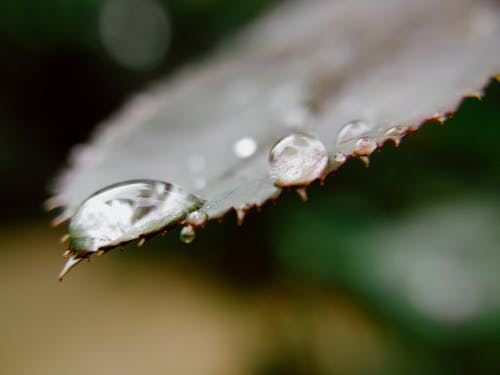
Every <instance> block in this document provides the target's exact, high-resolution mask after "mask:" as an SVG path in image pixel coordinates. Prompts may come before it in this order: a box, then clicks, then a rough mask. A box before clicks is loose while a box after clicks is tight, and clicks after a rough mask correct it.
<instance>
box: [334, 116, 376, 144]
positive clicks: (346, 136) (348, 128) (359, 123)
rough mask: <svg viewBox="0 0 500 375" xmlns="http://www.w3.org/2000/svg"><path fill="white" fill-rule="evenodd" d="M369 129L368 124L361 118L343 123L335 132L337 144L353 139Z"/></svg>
mask: <svg viewBox="0 0 500 375" xmlns="http://www.w3.org/2000/svg"><path fill="white" fill-rule="evenodd" d="M370 130H371V128H370V124H369V123H368V122H366V121H363V120H354V121H351V122H349V123H347V124H345V125H344V126H343V127H342V128H341V129H340V130H339V132H338V134H337V144H338V145H340V144H343V143H347V142H350V141H353V140H355V139H357V138H359V137H361V136H362V135H364V134H366V133H368V132H369V131H370Z"/></svg>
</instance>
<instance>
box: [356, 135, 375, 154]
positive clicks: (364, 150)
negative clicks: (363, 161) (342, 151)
mask: <svg viewBox="0 0 500 375" xmlns="http://www.w3.org/2000/svg"><path fill="white" fill-rule="evenodd" d="M376 149H377V142H376V141H375V139H373V138H371V137H361V138H360V139H358V140H357V141H356V144H355V146H354V153H355V154H356V155H359V156H368V155H370V154H371V153H372V152H373V151H375V150H376Z"/></svg>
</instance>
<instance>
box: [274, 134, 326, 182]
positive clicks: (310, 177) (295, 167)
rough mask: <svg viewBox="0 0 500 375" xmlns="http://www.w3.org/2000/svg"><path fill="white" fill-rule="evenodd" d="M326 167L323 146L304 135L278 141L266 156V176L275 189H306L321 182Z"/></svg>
mask: <svg viewBox="0 0 500 375" xmlns="http://www.w3.org/2000/svg"><path fill="white" fill-rule="evenodd" d="M327 164H328V156H327V152H326V149H325V146H324V145H323V143H322V142H321V141H320V140H319V139H317V138H316V137H314V136H312V135H310V134H305V133H294V134H290V135H288V136H286V137H284V138H282V139H280V140H279V141H278V142H277V143H276V144H275V145H274V146H273V147H272V149H271V152H270V153H269V172H270V175H271V180H272V181H273V183H274V185H276V186H278V187H287V186H305V185H308V184H309V183H310V182H312V181H314V180H316V179H317V178H320V177H321V176H322V175H323V173H324V171H325V168H326V167H327Z"/></svg>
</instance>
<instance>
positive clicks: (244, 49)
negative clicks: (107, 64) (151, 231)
mask: <svg viewBox="0 0 500 375" xmlns="http://www.w3.org/2000/svg"><path fill="white" fill-rule="evenodd" d="M499 20H500V9H499V7H498V4H496V3H494V2H489V1H478V0H421V1H418V2H416V1H400V0H381V1H378V2H377V3H376V5H374V3H373V2H372V1H369V0H355V1H349V2H342V1H335V2H334V1H320V0H316V1H302V2H300V1H291V2H287V3H285V4H283V5H281V6H280V7H278V8H276V9H275V10H274V11H273V12H271V13H270V14H269V15H268V16H267V17H265V18H263V19H262V20H260V21H259V22H257V23H256V24H255V25H253V27H250V28H249V29H248V30H247V31H246V32H244V33H243V34H242V35H241V36H239V37H238V38H236V39H235V40H234V41H233V42H232V43H231V44H230V45H228V46H227V47H226V48H225V49H224V50H222V51H221V52H219V53H218V54H216V55H215V56H212V57H211V58H210V59H209V60H208V61H207V62H205V63H202V64H200V65H198V66H194V67H190V68H185V69H184V70H183V71H181V72H179V73H178V74H177V75H175V76H174V77H172V78H170V79H168V80H167V81H166V82H161V83H159V84H157V85H155V86H154V87H152V88H150V89H149V90H146V91H145V92H144V93H142V94H139V95H137V96H136V97H134V98H132V100H130V102H128V103H127V104H126V105H125V106H124V108H123V110H122V111H120V112H119V113H118V114H116V115H115V116H114V117H113V118H111V119H109V120H108V121H106V122H104V123H103V124H101V126H99V128H98V130H97V131H96V133H95V135H94V137H93V138H92V140H91V141H90V142H89V144H88V145H84V146H78V147H76V148H75V149H74V151H73V154H72V155H71V157H70V166H69V167H68V169H67V170H66V171H64V172H63V173H62V174H61V175H60V177H59V179H58V183H57V184H56V187H55V194H54V197H53V198H52V199H51V200H50V205H51V206H54V207H56V206H62V207H64V211H63V214H62V216H60V217H59V218H58V221H62V220H66V219H68V218H70V217H71V216H72V215H73V214H74V212H75V210H76V208H77V207H78V206H79V205H80V204H81V203H82V201H83V200H85V199H86V198H87V197H88V196H90V195H91V194H92V193H94V192H95V191H97V190H99V189H101V188H103V187H105V186H107V185H110V184H113V183H116V182H120V181H124V180H129V179H138V178H149V179H158V180H164V181H168V182H171V183H175V184H178V185H180V186H182V187H183V188H185V189H186V190H188V191H189V192H192V193H194V194H196V195H197V196H199V197H201V198H202V199H204V200H206V201H207V204H206V205H205V207H204V209H205V211H206V212H207V214H208V217H209V219H214V218H220V217H222V216H223V215H224V214H225V213H227V212H228V211H229V210H231V209H235V210H237V212H238V213H239V215H238V217H239V218H240V219H242V217H243V216H244V212H245V211H246V210H248V209H250V208H251V207H253V206H260V205H262V204H264V203H265V202H266V201H267V200H268V199H270V198H275V197H277V196H278V195H279V194H280V192H281V189H280V188H278V187H275V186H274V185H273V183H272V181H271V178H270V176H269V173H268V154H269V151H270V149H271V147H272V146H273V144H274V143H275V142H276V140H278V139H279V138H280V137H282V136H285V135H287V134H290V133H293V132H297V131H299V132H306V133H310V134H314V135H315V136H317V137H318V138H319V139H320V140H321V141H322V142H323V144H324V145H325V147H326V150H327V151H328V154H329V156H330V165H329V167H328V168H327V169H326V170H325V172H324V173H325V174H326V173H329V172H331V171H333V170H335V169H337V168H338V167H339V166H341V165H342V164H343V161H344V160H345V158H348V157H351V156H356V155H357V156H366V155H368V154H369V153H370V152H372V151H373V147H370V145H371V144H372V143H367V144H364V146H366V147H364V146H363V142H362V143H361V144H360V143H359V141H358V139H359V138H360V137H361V136H363V138H364V140H365V141H366V140H368V141H371V142H373V141H376V143H377V145H378V146H380V145H382V144H383V143H384V142H385V141H387V140H394V141H396V142H399V139H400V138H401V137H402V136H403V135H405V134H406V133H407V132H409V131H414V130H416V129H417V128H418V127H419V126H420V125H421V124H422V123H423V122H425V121H426V120H428V119H432V118H436V119H438V120H440V121H442V120H443V119H444V118H445V117H446V115H447V114H449V113H451V112H453V111H454V110H455V109H456V108H457V106H458V105H459V103H460V102H461V100H462V98H463V97H464V96H467V95H479V96H480V95H481V91H480V90H481V88H482V87H483V86H484V85H485V84H486V83H487V81H488V79H489V78H490V77H491V76H492V75H494V74H496V73H498V72H499V71H500V49H498V48H497V46H498V45H500V22H499ZM354 120H362V121H363V124H364V125H363V126H362V127H361V128H362V130H363V132H362V133H363V134H358V133H357V132H356V131H355V132H354V133H355V134H354V135H355V136H354V137H353V138H352V139H349V140H347V141H346V142H343V143H341V144H337V135H338V134H339V132H340V131H341V129H342V128H343V127H344V125H346V124H348V123H350V122H352V121H354ZM344 138H345V137H344ZM347 138H349V137H347ZM360 147H361V150H360ZM363 147H364V148H363ZM253 148H255V150H253ZM253 151H254V152H253ZM238 155H239V156H238ZM323 177H324V176H323Z"/></svg>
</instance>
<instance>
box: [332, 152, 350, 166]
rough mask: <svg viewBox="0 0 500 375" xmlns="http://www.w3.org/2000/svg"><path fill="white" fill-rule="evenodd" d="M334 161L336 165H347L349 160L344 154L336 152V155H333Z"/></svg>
mask: <svg viewBox="0 0 500 375" xmlns="http://www.w3.org/2000/svg"><path fill="white" fill-rule="evenodd" d="M333 160H334V161H335V162H336V163H341V164H342V163H345V162H346V160H347V156H345V155H344V154H343V153H341V152H336V153H335V155H333Z"/></svg>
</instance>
